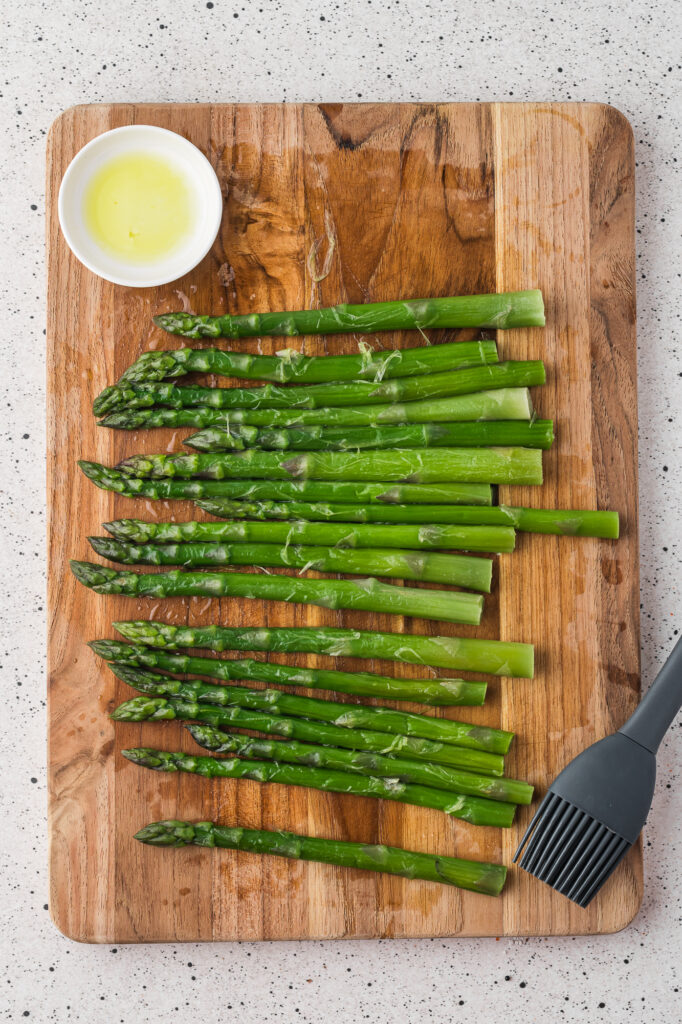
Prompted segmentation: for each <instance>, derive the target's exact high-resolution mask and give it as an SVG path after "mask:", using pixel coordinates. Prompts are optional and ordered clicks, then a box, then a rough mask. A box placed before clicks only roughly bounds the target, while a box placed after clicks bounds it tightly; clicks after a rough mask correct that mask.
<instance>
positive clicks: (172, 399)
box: [99, 384, 533, 430]
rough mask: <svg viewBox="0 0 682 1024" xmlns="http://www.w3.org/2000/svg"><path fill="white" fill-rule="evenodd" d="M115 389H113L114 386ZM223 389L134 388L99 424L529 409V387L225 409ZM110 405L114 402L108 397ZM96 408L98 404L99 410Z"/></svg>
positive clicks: (327, 422) (264, 421)
mask: <svg viewBox="0 0 682 1024" xmlns="http://www.w3.org/2000/svg"><path fill="white" fill-rule="evenodd" d="M114 387H118V385H114ZM222 390H223V389H222V388H195V387H192V388H189V387H178V386H176V385H174V384H158V385H157V384H138V385H134V386H132V387H128V388H126V390H125V395H126V397H127V403H126V405H125V406H123V407H120V408H114V410H113V412H110V413H109V415H108V416H106V417H105V418H104V419H103V420H101V422H100V424H99V425H100V426H103V427H118V428H120V429H124V430H139V429H140V428H144V427H228V426H234V425H237V424H242V425H249V426H256V427H268V428H269V429H274V428H275V427H303V426H325V427H373V426H381V425H384V424H388V425H390V424H400V423H459V422H478V421H487V420H530V419H531V417H532V415H533V406H532V404H531V400H530V392H529V390H528V388H521V387H517V388H498V389H497V390H494V391H474V392H473V393H472V394H467V395H455V396H453V397H452V398H427V399H425V400H423V401H421V402H404V403H403V402H389V403H388V404H381V405H379V404H377V405H359V406H357V407H355V408H353V407H350V406H336V407H333V408H329V409H325V408H322V409H233V408H230V409H227V410H226V409H224V408H222V407H221V405H220V403H221V401H222V399H221V395H220V392H221V391H222ZM112 401H113V399H112ZM100 408H101V406H100Z"/></svg>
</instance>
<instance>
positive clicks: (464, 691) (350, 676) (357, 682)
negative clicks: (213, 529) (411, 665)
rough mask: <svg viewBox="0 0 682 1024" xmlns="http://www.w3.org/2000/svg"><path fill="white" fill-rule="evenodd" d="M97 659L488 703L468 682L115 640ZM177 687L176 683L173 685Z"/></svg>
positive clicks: (103, 644) (101, 646) (435, 700)
mask: <svg viewBox="0 0 682 1024" xmlns="http://www.w3.org/2000/svg"><path fill="white" fill-rule="evenodd" d="M90 647H92V649H93V651H94V652H95V654H98V655H99V656H100V657H101V658H104V659H105V661H115V662H118V663H119V664H124V665H132V666H135V667H137V668H156V669H163V670H164V671H165V672H175V673H177V674H180V673H185V672H188V673H192V674H193V675H198V676H209V677H211V678H213V679H222V680H227V679H257V680H259V681H260V682H264V683H274V684H275V685H277V686H306V687H308V689H317V690H333V691H335V692H337V693H350V694H355V695H357V696H360V697H383V698H385V699H388V700H410V701H415V702H417V703H419V704H431V705H435V706H450V707H452V706H461V705H469V706H471V705H480V704H483V702H484V700H485V692H486V684H485V683H481V682H471V681H469V680H465V679H396V678H394V677H393V676H380V675H376V674H374V673H373V672H339V671H338V670H337V669H317V668H297V667H294V666H293V665H278V664H276V663H274V662H269V661H254V660H253V659H252V658H242V659H234V658H231V659H229V660H228V659H225V658H199V657H190V656H189V655H187V654H168V653H167V652H166V651H163V650H155V649H154V648H153V647H144V646H142V645H140V644H136V645H131V644H122V643H120V642H118V641H116V640H93V641H92V642H91V643H90ZM169 682H170V683H175V682H176V680H169Z"/></svg>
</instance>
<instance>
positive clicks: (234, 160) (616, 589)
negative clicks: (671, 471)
mask: <svg viewBox="0 0 682 1024" xmlns="http://www.w3.org/2000/svg"><path fill="white" fill-rule="evenodd" d="M135 122H137V123H143V124H154V125H160V126H162V127H164V128H170V129H173V130H174V131H176V132H179V133H180V134H182V135H184V136H186V137H187V138H188V139H190V140H191V141H192V142H194V143H195V144H196V145H197V146H199V147H200V149H202V150H203V152H204V153H205V154H206V155H207V156H208V158H209V160H210V161H211V163H212V165H213V166H214V168H215V169H216V171H217V173H218V175H219V177H220V181H221V184H222V188H223V193H224V196H225V210H224V217H223V224H222V229H221V231H220V235H219V237H218V239H217V241H216V243H215V245H214V247H213V249H212V251H211V252H210V254H209V255H208V256H207V257H206V259H205V260H204V261H203V262H202V263H201V264H200V266H198V267H197V268H196V269H195V270H194V271H193V272H192V273H191V274H188V275H187V277H186V278H183V279H182V280H179V281H177V282H175V283H173V284H171V285H168V286H166V287H162V288H150V289H145V290H134V289H125V288H120V287H115V286H114V285H111V284H108V283H106V282H104V281H101V280H99V279H97V278H96V277H94V276H93V275H92V274H91V273H90V272H89V271H87V270H86V269H85V268H83V267H82V266H81V265H80V264H79V263H78V261H77V260H76V259H75V258H74V257H73V256H72V255H71V253H70V252H69V250H68V248H67V246H66V244H65V242H64V239H63V238H62V236H61V234H60V232H59V227H58V222H57V192H58V188H59V183H60V180H61V177H62V174H63V173H64V171H65V169H66V167H67V165H68V163H69V161H70V160H71V158H72V157H73V155H74V154H75V153H76V152H77V151H78V150H79V149H80V148H81V146H83V145H84V144H85V143H86V142H88V141H89V140H90V139H92V138H93V137H94V136H95V135H98V134H99V133H100V132H104V131H106V130H107V129H110V128H115V127H118V126H120V125H124V124H130V123H135ZM633 176H634V162H633V140H632V133H631V130H630V127H629V125H628V123H627V121H626V120H625V119H624V117H623V116H622V115H621V114H619V113H618V111H616V110H614V109H613V108H612V107H608V106H602V105H598V104H573V103H565V104H520V103H509V104H506V103H505V104H456V103H453V104H423V105H422V104H404V105H403V104H400V105H397V104H396V105H383V104H324V105H286V106H282V105H258V106H256V105H232V104H220V105H194V104H192V105H189V104H188V105H158V106H157V105H123V104H112V105H93V106H81V107H76V108H73V109H71V110H68V111H66V112H65V113H64V114H62V115H61V117H59V118H58V119H57V121H56V122H55V123H54V125H53V126H52V130H51V132H50V137H49V143H48V162H47V208H48V271H49V287H48V321H47V336H48V364H47V379H48V503H49V684H48V687H49V688H48V697H49V705H48V708H49V800H50V805H49V830H50V872H51V894H50V909H51V912H52V916H53V918H54V921H55V923H56V925H57V926H58V928H60V929H61V930H62V931H63V932H65V933H66V934H67V935H69V936H71V937H72V938H75V939H79V940H83V941H92V942H117V943H120V942H144V941H172V942H178V941H180V942H184V941H193V940H211V939H242V940H251V939H301V938H333V937H342V936H343V937H354V938H358V937H377V936H395V937H406V936H454V935H463V936H475V935H564V934H581V933H599V932H611V931H615V930H617V929H620V928H622V927H623V926H624V925H626V924H627V923H628V922H629V921H630V920H631V919H632V917H633V916H634V914H635V913H636V911H637V908H638V906H639V902H640V898H641V892H642V855H641V848H640V846H639V845H637V846H636V847H635V848H634V849H633V850H632V851H631V852H630V853H629V855H628V856H627V858H626V859H625V861H624V862H623V863H622V865H621V866H620V867H619V868H618V870H617V872H616V874H615V875H614V877H613V878H612V879H611V880H610V881H609V883H608V884H607V886H606V887H605V888H604V890H603V891H602V893H601V894H600V896H599V897H598V898H597V899H596V900H595V901H594V903H593V904H592V905H591V907H590V908H589V909H588V910H581V909H579V908H578V907H576V906H574V905H573V904H571V903H569V902H568V901H567V900H565V899H564V898H563V897H561V896H558V895H556V894H554V893H553V892H552V891H551V890H550V889H548V888H546V887H545V886H543V885H541V884H540V883H538V882H536V881H535V880H533V879H532V878H530V877H529V876H528V875H526V874H524V873H522V872H521V871H519V870H518V869H512V870H511V871H510V875H509V881H508V885H507V888H506V890H505V893H504V895H503V897H502V898H501V899H497V900H496V899H493V898H489V897H484V896H479V895H475V894H470V893H463V892H460V891H457V890H454V889H450V888H447V887H445V886H438V885H434V884H429V883H426V882H424V883H421V882H413V881H412V882H411V881H407V880H404V879H399V878H393V877H388V876H382V875H370V874H366V873H362V872H359V871H349V870H342V869H337V868H334V867H330V866H325V865H318V864H301V863H298V862H290V861H287V860H282V859H277V858H268V859H263V858H259V857H256V856H253V855H250V854H240V853H234V852H228V851H209V850H201V849H197V848H189V849H185V850H182V851H172V850H158V849H153V848H148V847H144V846H142V845H141V844H139V843H137V842H136V841H135V840H134V839H133V834H134V832H135V831H136V830H137V829H139V828H140V827H141V826H142V825H145V824H147V823H148V822H150V821H154V820H158V819H160V818H171V817H180V818H186V819H194V820H197V819H213V820H215V821H219V822H222V823H225V824H230V825H232V824H241V825H244V826H252V827H253V826H256V827H260V826H262V827H264V828H270V829H280V828H283V829H291V830H294V831H297V832H302V833H310V834H314V835H318V836H329V837H335V838H340V839H351V838H352V839H355V840H360V841H363V842H369V843H373V842H384V843H389V844H393V845H397V846H404V847H407V848H411V849H416V850H422V851H429V852H433V853H435V852H439V853H444V854H453V855H460V856H464V857H471V858H475V859H481V860H493V861H503V862H504V863H506V864H510V863H511V857H512V854H513V851H514V849H515V847H516V845H517V841H518V839H519V836H520V834H521V831H522V830H523V829H524V828H525V826H526V824H527V822H528V820H529V815H530V811H529V809H524V810H522V811H521V813H520V814H519V816H518V825H517V826H515V827H514V828H513V829H511V830H508V831H504V832H503V831H502V830H495V829H481V828H478V829H477V828H475V827H473V826H470V825H467V824H465V823H460V822H457V821H454V820H451V819H449V818H447V817H446V816H445V815H443V814H440V813H439V812H437V811H432V810H426V809H421V808H416V807H408V806H404V805H400V804H393V803H389V802H382V801H377V800H370V799H364V798H359V797H352V796H337V795H331V794H322V793H317V792H314V791H311V790H306V789H295V788H286V787H283V786H277V785H268V786H262V785H259V784H258V783H255V782H249V781H240V782H208V781H205V780H202V779H200V778H195V777H191V776H186V775H183V776H163V775H157V774H154V773H152V772H147V771H144V770H142V769H140V768H137V767H135V766H133V765H131V764H129V763H128V762H126V761H125V760H124V759H123V758H122V757H121V754H120V750H121V749H122V748H125V747H129V746H141V745H151V746H154V745H157V746H161V747H164V748H166V749H169V750H172V749H185V750H193V751H194V752H197V748H195V747H194V746H193V741H192V740H191V738H190V737H189V736H188V735H187V733H186V732H184V731H183V730H182V729H181V728H180V727H179V726H177V724H176V723H169V724H166V725H163V726H162V725H151V724H149V723H147V724H143V725H132V724H120V725H116V726H114V724H113V723H112V722H111V721H110V720H109V718H108V717H107V713H108V712H109V711H110V710H111V709H112V708H113V707H114V706H115V705H116V704H117V703H118V702H119V701H121V700H123V699H127V698H129V697H130V696H132V693H131V691H130V690H128V689H127V688H126V687H125V686H124V685H123V684H121V683H117V682H116V681H115V680H114V678H113V675H112V674H111V672H110V671H109V670H108V669H107V668H106V667H104V666H103V665H102V663H101V662H100V661H99V660H97V659H96V658H95V657H94V655H93V654H92V653H91V652H90V650H89V649H88V648H87V647H86V646H85V642H86V641H87V640H91V639H95V638H101V637H113V636H114V635H115V634H114V632H113V629H112V626H111V622H112V620H114V619H131V618H145V617H156V618H158V619H161V620H164V621H169V622H174V623H190V624H195V623H208V622H215V623H223V624H228V623H229V624H235V623H244V624H245V625H262V624H267V625H270V626H281V625H293V624H295V625H309V626H310V625H316V624H325V625H331V626H346V627H357V628H363V629H377V630H395V631H398V632H404V633H445V634H448V635H457V634H460V635H477V636H485V637H500V638H502V639H505V640H522V641H530V642H532V643H534V644H535V645H536V649H537V674H536V677H535V679H533V680H512V679H493V680H491V681H490V686H489V699H488V701H487V703H486V705H485V707H484V708H478V709H453V710H451V711H450V710H448V711H443V712H437V713H439V714H440V713H442V714H446V715H449V716H450V717H463V718H465V719H469V720H472V721H476V722H485V723H488V724H492V725H496V726H502V727H503V728H505V729H512V730H514V731H515V732H516V734H517V738H516V740H515V742H514V745H513V752H512V753H511V756H510V757H509V762H508V773H509V774H510V775H512V776H516V777H520V778H525V779H529V780H531V781H532V782H533V783H535V784H536V785H537V787H538V790H539V792H540V793H542V792H543V790H544V789H545V787H546V785H547V784H548V782H549V781H550V780H551V779H552V777H553V776H554V775H555V773H556V772H557V771H558V770H559V769H560V768H561V767H562V766H563V765H564V764H565V763H566V762H567V761H568V760H569V759H570V758H571V757H572V756H573V755H574V754H576V753H577V752H578V751H579V750H581V749H582V748H583V747H584V746H586V745H587V744H589V743H591V742H592V741H593V740H596V739H598V738H599V737H601V736H603V735H604V734H605V733H607V732H609V731H611V730H612V729H614V728H616V727H618V726H619V725H620V724H621V723H622V722H623V720H624V719H625V717H626V716H627V715H628V714H629V713H630V712H631V711H632V709H633V707H634V706H635V704H636V702H637V699H638V696H639V689H640V676H639V579H638V555H637V448H636V446H637V406H636V359H635V279H634V226H633V207H634V180H633ZM534 287H540V288H542V291H543V293H544V296H545V302H546V307H547V327H546V329H544V330H538V329H534V330H514V331H509V332H506V333H505V332H500V337H499V344H500V349H501V357H502V358H511V359H536V358H542V359H544V360H545V361H546V364H547V369H548V383H547V386H546V387H545V388H543V389H542V391H541V392H539V393H538V394H537V396H536V400H537V408H538V412H539V414H540V415H541V416H545V417H552V418H554V419H555V420H556V422H557V428H558V441H557V444H556V446H555V448H554V449H553V450H552V451H551V452H549V453H547V454H546V455H545V466H546V483H545V484H544V486H543V487H542V488H535V489H533V488H501V489H500V500H501V501H503V502H508V503H513V504H529V505H536V506H545V507H558V508H593V507H600V508H615V509H617V510H618V511H619V512H620V513H621V516H622V523H623V531H622V533H623V535H622V539H621V540H620V541H619V542H618V543H617V544H614V543H612V542H608V541H599V540H573V539H570V538H556V537H541V536H531V535H520V536H519V540H518V548H517V551H516V552H515V553H514V554H513V555H507V556H504V557H502V558H501V559H500V560H499V566H498V567H497V568H496V573H495V581H494V590H493V594H492V595H491V597H490V598H488V600H487V602H486V611H485V616H484V621H483V624H482V626H481V627H480V628H478V629H473V628H461V627H453V626H448V625H447V624H444V623H432V622H427V621H419V620H413V619H401V618H398V617H394V616H387V615H365V614H358V613H352V612H338V611H331V610H325V609H319V608H308V607H305V606H295V605H282V604H276V603H275V604H268V603H266V602H261V601H242V602H240V601H237V600H231V599H225V600H214V601H208V600H205V601H202V600H196V599H195V600H190V601H183V600H179V599H176V600H172V601H168V602H165V603H164V604H163V605H160V604H153V603H151V602H144V601H136V600H133V599H124V598H120V597H114V596H111V597H100V596H97V595H96V594H94V593H91V592H90V591H88V590H86V589H84V588H83V587H81V586H80V585H79V584H77V583H76V582H75V580H74V579H73V577H72V576H71V574H70V572H69V570H68V559H69V558H74V557H75V558H79V559H82V558H88V557H90V556H91V552H90V549H89V547H88V544H87V541H86V536H87V535H88V534H98V533H101V532H102V529H101V526H100V524H101V523H102V522H104V521H106V520H108V519H112V518H114V517H123V516H142V517H151V518H157V519H167V518H168V517H170V516H175V517H177V518H180V519H181V518H191V517H193V516H197V515H198V514H200V513H197V512H196V511H195V510H194V509H193V507H192V505H191V504H190V503H181V502H176V503H171V504H168V503H160V502H143V501H132V500H128V499H125V498H121V497H118V496H113V495H111V494H107V493H104V492H102V491H100V490H97V489H96V488H95V487H94V486H93V485H92V484H91V483H89V482H88V481H87V480H85V479H84V478H83V477H82V475H81V474H80V473H79V471H78V469H77V467H76V460H77V459H79V458H86V459H94V460H98V461H101V462H104V463H108V464H113V463H115V462H117V461H118V460H119V459H121V458H122V457H123V456H124V455H127V454H132V453H134V452H138V451H148V452H150V451H156V450H161V451H165V450H173V449H175V448H178V447H179V445H180V443H181V440H182V437H183V436H184V435H185V434H186V433H188V431H180V432H177V431H176V432H175V433H173V432H172V431H148V432H146V433H145V432H141V433H139V434H130V433H126V432H112V431H107V430H104V429H98V428H97V426H96V425H95V421H94V419H93V417H92V414H91V403H92V400H93V398H94V396H95V395H96V394H97V393H98V392H99V391H100V389H101V388H103V387H104V386H105V385H106V384H110V383H112V382H113V381H115V380H116V379H117V378H118V377H119V375H120V374H121V373H122V371H123V370H124V369H125V368H126V367H127V366H128V365H129V364H130V363H131V362H133V360H134V359H136V358H137V356H139V354H140V353H141V352H144V351H146V350H147V349H150V348H156V347H168V348H173V347H177V345H178V343H179V340H178V339H173V338H171V337H170V336H168V335H165V334H164V333H163V332H162V331H160V330H158V329H157V328H155V327H154V325H153V324H152V321H151V317H152V315H153V314H155V313H159V312H163V311H168V310H173V309H177V308H180V307H182V306H183V304H186V305H187V306H191V307H192V308H193V309H194V310H196V311H199V312H214V313H222V312H239V313H244V312H250V311H259V310H265V309H283V308H284V309H285V308H298V307H302V306H323V305H330V304H332V303H336V302H340V301H349V302H362V301H377V300H384V299H390V298H394V297H404V298H412V297H419V296H424V295H453V294H466V293H474V292H488V291H505V290H512V289H522V288H534ZM473 336H475V334H474V332H464V331H461V332H431V333H430V336H429V339H428V340H430V341H431V342H434V343H438V342H440V341H444V340H450V339H457V338H470V337H473ZM376 340H377V341H379V342H380V343H381V344H383V345H387V346H404V345H414V344H421V343H423V342H424V341H425V340H426V339H425V338H421V337H420V336H419V335H418V334H414V333H413V334H410V333H396V334H389V335H383V336H381V338H380V339H376ZM295 343H296V344H298V345H300V347H301V348H302V349H303V350H304V351H305V352H307V353H317V352H328V353H340V352H350V351H355V350H357V339H356V338H354V337H352V336H342V335H337V336H334V337H330V338H328V339H320V338H305V339H298V340H297V341H296V342H295ZM225 344H227V343H225ZM236 344H237V345H238V346H239V347H240V348H243V349H244V350H246V351H263V352H266V353H267V352H274V351H277V350H278V349H279V348H281V347H283V344H284V345H286V344H289V342H284V343H283V341H282V339H263V340H262V342H261V341H258V340H250V341H244V342H238V343H236ZM221 383H224V382H221ZM283 571H285V572H286V571H288V570H283ZM273 657H275V658H276V657H278V656H273ZM279 657H282V659H283V660H286V659H284V658H283V656H279ZM288 660H289V661H290V662H294V663H296V664H300V665H307V664H310V665H318V666H325V667H332V661H331V659H325V658H319V659H315V658H313V657H306V656H298V657H297V656H289V659H288ZM338 667H341V668H343V669H350V670H353V669H361V668H364V669H368V668H369V669H371V670H373V671H378V672H384V673H388V674H391V673H395V674H399V675H400V674H402V675H404V676H409V675H414V674H415V672H414V668H411V667H410V666H401V665H395V664H393V663H390V662H389V663H387V662H383V663H382V662H380V661H375V662H373V663H368V662H360V661H353V660H351V659H344V660H343V662H342V664H341V665H339V666H338ZM301 692H305V691H301ZM341 699H343V698H341Z"/></svg>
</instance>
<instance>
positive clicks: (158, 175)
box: [83, 153, 193, 264]
mask: <svg viewBox="0 0 682 1024" xmlns="http://www.w3.org/2000/svg"><path fill="white" fill-rule="evenodd" d="M83 201H84V208H83V213H84V219H85V223H86V226H87V228H88V230H89V232H90V234H91V235H92V237H93V238H94V240H95V241H96V242H97V243H98V245H99V246H100V247H101V248H102V249H103V250H104V251H106V252H108V253H109V254H110V255H112V256H116V257H117V258H119V259H125V260H127V261H128V262H129V263H137V264H140V263H149V262H152V261H153V260H156V259H158V258H159V257H162V256H168V255H170V254H171V253H172V252H173V251H174V250H175V249H177V248H178V247H179V246H180V245H181V244H182V242H183V241H184V240H185V239H186V238H187V236H188V235H189V233H190V231H191V228H192V220H193V203H192V192H191V189H190V187H189V184H188V182H187V180H186V178H185V177H184V175H183V174H182V172H181V171H180V170H179V169H178V168H177V166H176V165H174V164H173V163H171V162H170V161H168V160H165V159H163V157H160V156H154V155H151V154H149V153H125V154H123V155H122V156H118V157H115V158H114V159H113V160H109V161H108V162H107V163H106V164H104V165H103V166H102V167H100V169H99V170H98V171H97V172H96V173H95V174H94V175H93V177H92V180H91V181H90V183H89V185H88V187H87V189H86V190H85V195H84V200H83Z"/></svg>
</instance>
